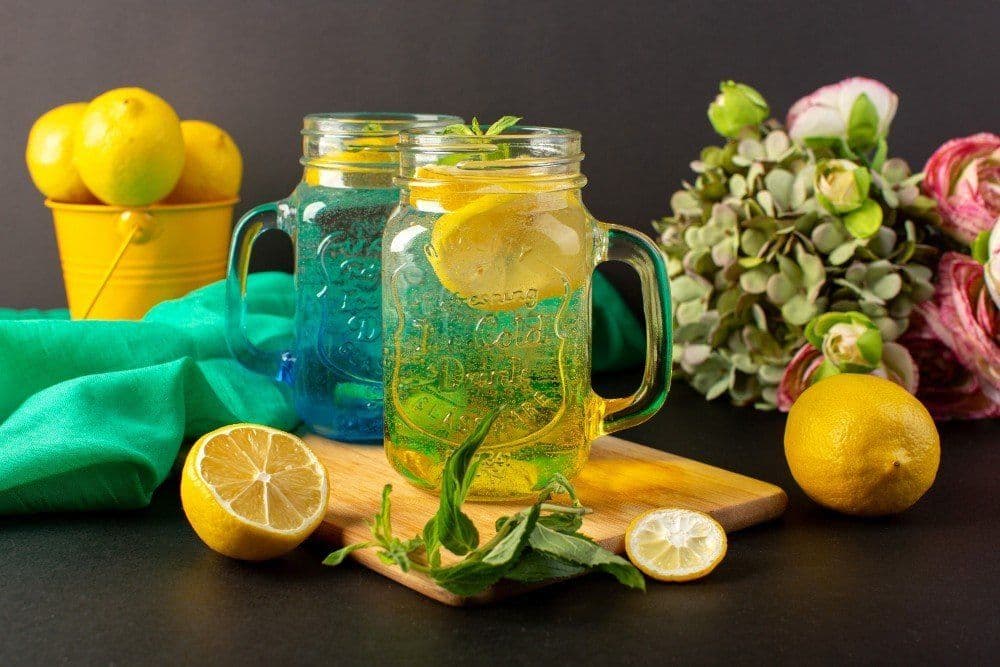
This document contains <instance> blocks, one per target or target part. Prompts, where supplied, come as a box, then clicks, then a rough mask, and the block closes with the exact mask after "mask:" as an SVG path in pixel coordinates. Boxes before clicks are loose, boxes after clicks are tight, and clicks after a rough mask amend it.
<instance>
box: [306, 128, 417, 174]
mask: <svg viewBox="0 0 1000 667" xmlns="http://www.w3.org/2000/svg"><path fill="white" fill-rule="evenodd" d="M398 140H399V139H398V137H394V136H393V137H361V138H358V139H352V140H350V141H349V142H347V144H346V145H347V146H348V148H346V149H343V150H335V151H330V152H329V153H324V154H323V155H321V156H319V157H316V158H313V159H312V160H310V161H309V166H307V167H306V170H305V180H306V183H307V184H309V185H313V186H316V185H324V184H325V183H324V181H325V180H326V179H325V178H324V175H323V170H326V169H335V170H337V171H339V172H344V173H348V174H351V173H354V174H358V173H361V174H367V173H380V172H383V171H385V168H386V167H385V165H387V164H392V163H395V162H399V157H398V156H397V154H396V152H395V150H388V151H384V150H378V149H379V148H380V147H385V146H392V147H394V146H395V145H396V143H397V142H398ZM373 165H377V166H373Z"/></svg>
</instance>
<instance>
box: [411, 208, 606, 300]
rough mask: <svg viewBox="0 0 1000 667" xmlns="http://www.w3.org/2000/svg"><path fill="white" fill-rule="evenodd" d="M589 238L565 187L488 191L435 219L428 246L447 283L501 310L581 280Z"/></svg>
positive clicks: (439, 274) (586, 265)
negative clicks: (546, 189)
mask: <svg viewBox="0 0 1000 667" xmlns="http://www.w3.org/2000/svg"><path fill="white" fill-rule="evenodd" d="M591 242H592V241H591V239H590V234H589V225H588V224H587V218H586V215H585V213H584V210H583V208H582V207H581V206H580V205H579V204H577V203H576V202H575V201H574V200H573V198H572V197H571V196H569V195H568V194H567V193H566V192H538V193H520V194H516V193H503V194H483V195H480V196H479V197H477V198H476V199H473V200H472V201H471V202H470V203H468V204H466V205H464V206H462V207H461V208H458V209H456V210H454V211H450V212H448V213H445V214H444V215H442V216H441V217H440V218H438V219H437V220H436V221H435V223H434V227H433V230H432V231H431V243H430V246H429V247H428V248H427V249H426V252H427V257H428V260H429V261H430V264H431V266H432V267H433V268H434V272H435V274H436V275H437V278H438V280H439V281H440V282H441V285H443V286H444V288H445V289H447V290H448V291H449V292H452V293H453V294H456V295H457V296H459V297H460V298H461V299H463V300H464V301H465V302H466V303H467V304H468V305H469V306H471V307H473V308H476V309H479V310H488V311H502V310H513V309H515V308H520V307H522V306H527V307H532V306H533V305H534V304H535V303H537V302H538V301H541V300H543V299H548V298H551V297H555V296H560V295H564V294H566V295H568V294H569V293H570V292H572V291H573V290H576V289H577V288H579V287H580V286H581V285H583V283H584V281H585V279H586V277H587V275H588V274H589V271H590V266H591V265H590V259H589V253H588V250H589V248H588V245H589V244H590V243H591Z"/></svg>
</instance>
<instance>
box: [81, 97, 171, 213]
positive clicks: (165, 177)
mask: <svg viewBox="0 0 1000 667" xmlns="http://www.w3.org/2000/svg"><path fill="white" fill-rule="evenodd" d="M73 160H74V162H75V163H76V168H77V169H78V170H79V172H80V176H81V177H82V178H83V182H84V183H86V184H87V187H88V188H90V191H91V192H93V193H94V194H95V195H97V198H98V199H100V200H101V201H103V202H104V203H106V204H112V205H116V206H146V205H149V204H152V203H154V202H156V201H159V200H160V199H163V198H164V197H166V196H167V195H168V194H169V193H170V191H171V190H173V189H174V186H175V185H176V184H177V179H178V178H180V175H181V170H182V169H183V168H184V137H183V135H182V134H181V122H180V119H179V118H177V114H176V113H175V112H174V110H173V109H172V108H171V107H170V105H169V104H167V103H166V102H164V101H163V100H162V99H160V98H159V97H157V96H156V95H154V94H153V93H151V92H149V91H147V90H143V89H142V88H116V89H115V90H109V91H108V92H106V93H104V94H102V95H99V96H97V97H96V98H94V100H93V101H92V102H91V103H90V104H89V105H87V109H86V111H85V112H84V114H83V117H82V118H81V119H80V125H79V126H78V127H77V130H76V135H75V137H74V142H73Z"/></svg>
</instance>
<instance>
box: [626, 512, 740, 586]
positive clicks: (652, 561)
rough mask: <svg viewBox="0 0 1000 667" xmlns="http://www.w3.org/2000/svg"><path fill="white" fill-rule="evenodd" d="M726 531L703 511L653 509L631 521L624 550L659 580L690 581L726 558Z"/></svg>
mask: <svg viewBox="0 0 1000 667" xmlns="http://www.w3.org/2000/svg"><path fill="white" fill-rule="evenodd" d="M726 546H727V541H726V531H725V530H723V528H722V526H720V525H719V522H718V521H716V520H715V519H713V518H712V517H710V516H708V515H707V514H705V513H703V512H696V511H694V510H687V509H681V508H677V507H671V508H665V509H655V510H650V511H649V512H646V513H645V514H641V515H639V516H637V517H636V518H635V519H633V520H632V523H631V524H629V527H628V530H627V531H626V533H625V551H626V552H627V553H628V557H629V560H631V561H632V563H633V564H634V565H635V566H636V567H637V568H639V569H640V570H642V572H643V573H644V574H645V575H646V576H648V577H651V578H653V579H658V580H659V581H691V580H692V579H700V578H701V577H704V576H705V575H706V574H708V573H709V572H711V571H712V570H714V569H715V566H716V565H718V564H719V563H720V562H722V559H723V557H725V555H726Z"/></svg>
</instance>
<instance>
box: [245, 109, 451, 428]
mask: <svg viewBox="0 0 1000 667" xmlns="http://www.w3.org/2000/svg"><path fill="white" fill-rule="evenodd" d="M460 122H462V120H461V119H460V118H458V117H456V116H445V115H436V114H397V113H325V114H312V115H309V116H306V117H305V119H304V120H303V129H302V137H303V139H302V148H303V150H302V160H301V163H302V165H303V167H304V171H303V177H302V181H301V182H300V183H299V185H298V186H297V187H296V188H295V191H294V192H292V194H291V195H289V196H288V197H287V198H286V199H282V200H280V201H276V202H270V203H266V204H262V205H260V206H257V207H255V208H253V209H251V210H250V211H248V212H247V214H246V215H244V216H243V217H242V218H241V219H240V221H239V222H238V223H237V224H236V228H235V231H234V233H233V242H232V249H231V252H230V261H229V275H228V285H227V308H226V311H227V313H226V336H227V339H228V342H229V347H230V349H231V350H232V352H233V354H234V356H235V357H236V358H237V359H238V360H239V361H240V362H241V363H242V364H243V365H244V366H247V367H248V368H250V369H252V370H254V371H257V372H260V373H265V374H268V375H274V376H275V377H277V378H278V379H279V380H281V381H283V382H285V383H287V384H288V385H289V386H290V387H291V393H292V397H293V400H294V402H295V407H296V410H297V411H298V413H299V415H300V416H301V417H302V420H303V421H304V422H305V423H306V424H307V425H308V426H309V428H311V429H312V430H313V431H315V432H317V433H319V434H321V435H324V436H326V437H329V438H333V439H336V440H343V441H346V442H381V440H382V407H383V400H382V327H381V244H382V230H383V227H384V226H385V222H386V220H387V219H388V218H389V214H390V213H391V212H392V210H393V208H395V206H396V204H398V203H399V188H398V187H397V186H396V185H394V184H393V177H394V176H395V175H396V172H397V169H398V164H399V159H398V152H397V149H396V143H397V141H398V139H399V133H400V132H402V131H404V130H413V129H416V130H427V129H434V128H441V127H444V126H447V125H451V124H453V123H460ZM267 213H272V214H274V215H273V218H272V216H267V215H262V214H267ZM270 229H279V230H281V231H283V232H285V233H286V234H288V235H289V236H290V237H291V238H292V243H293V245H294V248H295V330H294V343H293V344H292V348H291V349H289V350H265V349H262V348H260V347H258V346H257V345H255V344H254V343H253V342H251V340H250V338H249V337H248V332H247V330H246V321H245V320H246V301H245V298H246V282H247V271H248V265H249V259H250V253H251V249H252V247H253V244H254V242H255V241H256V240H257V239H258V238H259V237H260V235H261V234H263V233H264V232H265V231H268V230H270Z"/></svg>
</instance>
